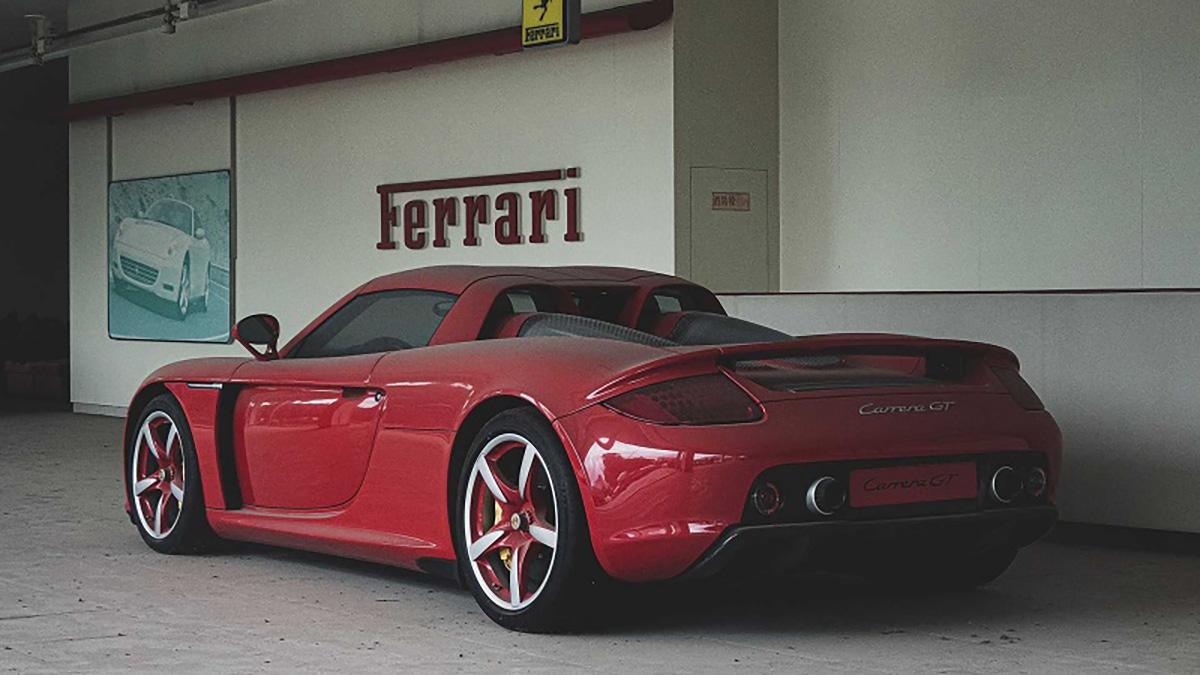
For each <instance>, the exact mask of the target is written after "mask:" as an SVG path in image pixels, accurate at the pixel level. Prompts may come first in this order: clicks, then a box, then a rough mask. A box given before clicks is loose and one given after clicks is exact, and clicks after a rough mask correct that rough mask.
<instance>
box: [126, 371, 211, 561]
mask: <svg viewBox="0 0 1200 675" xmlns="http://www.w3.org/2000/svg"><path fill="white" fill-rule="evenodd" d="M125 462H126V464H125V468H126V474H125V475H126V476H127V477H128V478H127V481H126V484H127V495H128V498H129V516H130V518H131V519H132V520H133V523H134V525H137V527H138V531H139V532H141V534H142V540H143V541H145V542H146V544H147V545H149V546H150V548H152V549H154V550H156V551H159V552H160V553H183V552H186V551H195V550H199V549H202V548H204V547H205V546H206V545H207V544H209V543H211V542H212V541H213V539H214V537H213V534H212V530H210V529H209V527H208V520H207V519H206V518H205V513H204V493H203V490H202V489H201V483H200V471H199V468H198V466H197V462H196V447H195V445H194V444H193V442H192V432H191V429H190V427H189V426H188V423H187V417H186V416H185V415H184V412H183V409H182V408H181V407H180V406H179V402H178V401H176V400H175V397H173V396H171V395H170V394H161V395H159V396H156V397H155V398H153V399H151V400H150V401H149V402H148V403H147V404H146V406H145V407H144V408H142V410H141V413H140V414H139V415H138V417H137V426H135V427H131V433H130V434H129V437H128V443H127V445H126V447H125Z"/></svg>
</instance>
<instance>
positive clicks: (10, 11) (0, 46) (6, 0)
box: [0, 0, 68, 52]
mask: <svg viewBox="0 0 1200 675" xmlns="http://www.w3.org/2000/svg"><path fill="white" fill-rule="evenodd" d="M67 1H68V0H0V52H6V51H8V50H10V49H19V48H21V47H26V46H28V45H29V23H28V22H27V21H26V20H25V15H26V14H44V15H45V16H46V17H47V18H49V19H50V22H51V23H52V24H53V26H54V30H55V31H62V30H65V29H66V27H67Z"/></svg>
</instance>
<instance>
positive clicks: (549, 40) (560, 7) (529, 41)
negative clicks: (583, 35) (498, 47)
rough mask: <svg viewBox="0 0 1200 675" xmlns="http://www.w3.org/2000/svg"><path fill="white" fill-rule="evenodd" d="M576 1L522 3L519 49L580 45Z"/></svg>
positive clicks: (534, 0) (527, 1)
mask: <svg viewBox="0 0 1200 675" xmlns="http://www.w3.org/2000/svg"><path fill="white" fill-rule="evenodd" d="M578 27H579V0H521V46H522V47H544V46H548V45H560V44H563V43H565V42H571V43H575V42H579V36H578V32H579V28H578Z"/></svg>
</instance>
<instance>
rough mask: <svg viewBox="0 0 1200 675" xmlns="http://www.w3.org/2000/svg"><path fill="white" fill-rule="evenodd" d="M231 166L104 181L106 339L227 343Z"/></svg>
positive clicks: (230, 314) (230, 317)
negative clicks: (106, 221)
mask: <svg viewBox="0 0 1200 675" xmlns="http://www.w3.org/2000/svg"><path fill="white" fill-rule="evenodd" d="M229 190H230V186H229V172H228V171H210V172H206V173H191V174H181V175H178V176H164V177H160V178H139V179H137V180H123V181H114V182H112V183H109V185H108V336H109V337H110V338H114V339H118V340H157V341H165V342H223V343H226V342H229V341H230V340H231V337H232V335H231V331H230V326H232V323H233V297H232V295H233V292H232V290H231V289H232V284H231V283H230V278H231V276H232V274H233V260H232V255H231V248H232V247H231V244H230V239H231V234H232V232H231V230H232V228H231V223H230V210H229V203H230V192H229Z"/></svg>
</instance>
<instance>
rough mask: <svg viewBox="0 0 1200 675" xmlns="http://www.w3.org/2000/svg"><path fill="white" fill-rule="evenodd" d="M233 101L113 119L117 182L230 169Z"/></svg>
mask: <svg viewBox="0 0 1200 675" xmlns="http://www.w3.org/2000/svg"><path fill="white" fill-rule="evenodd" d="M229 127H230V119H229V101H228V100H226V99H222V100H219V101H202V102H200V103H196V104H193V105H183V106H171V107H170V108H157V109H154V110H146V111H140V112H135V113H130V114H127V115H121V116H120V117H114V118H113V176H112V178H113V180H127V179H130V178H147V177H152V176H166V175H170V174H178V173H195V172H199V171H217V170H220V169H228V168H229V156H230V155H229V151H230V133H229V131H230V129H229Z"/></svg>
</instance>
